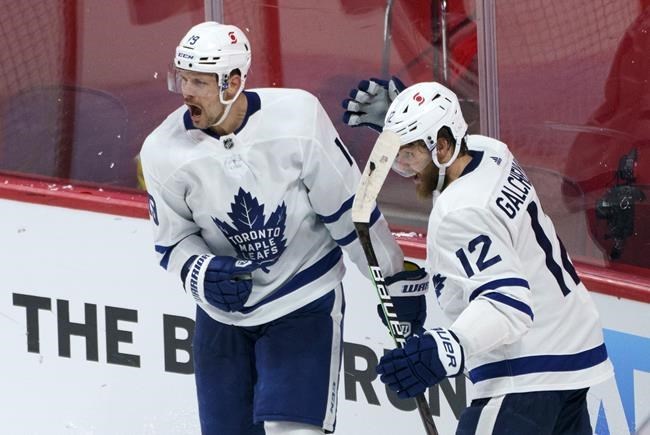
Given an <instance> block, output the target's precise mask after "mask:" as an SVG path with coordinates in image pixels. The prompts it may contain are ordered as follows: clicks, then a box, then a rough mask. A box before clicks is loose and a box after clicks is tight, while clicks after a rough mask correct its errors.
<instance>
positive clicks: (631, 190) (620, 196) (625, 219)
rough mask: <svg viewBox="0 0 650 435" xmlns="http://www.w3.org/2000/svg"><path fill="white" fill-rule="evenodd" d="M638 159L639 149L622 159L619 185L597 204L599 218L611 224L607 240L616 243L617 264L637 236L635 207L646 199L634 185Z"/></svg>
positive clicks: (619, 166)
mask: <svg viewBox="0 0 650 435" xmlns="http://www.w3.org/2000/svg"><path fill="white" fill-rule="evenodd" d="M636 158H637V150H636V148H633V149H632V150H631V151H630V152H629V153H628V154H626V155H624V156H622V157H621V159H620V160H619V163H618V169H617V171H616V184H615V185H614V186H613V187H612V188H610V189H609V190H608V191H607V192H605V194H604V195H603V197H602V198H600V199H599V200H598V201H596V217H597V218H599V219H605V220H606V221H607V229H608V233H607V234H605V238H606V239H612V240H613V242H614V244H613V246H612V250H611V252H610V257H611V258H612V259H613V260H616V259H617V258H620V256H621V253H622V251H623V246H624V245H625V239H627V238H628V237H630V236H631V235H633V234H634V204H635V203H637V202H639V201H643V200H644V199H645V195H644V194H643V192H642V191H641V190H640V189H639V188H638V187H636V186H635V185H634V184H633V183H634V181H635V179H636V177H635V175H634V171H635V169H636Z"/></svg>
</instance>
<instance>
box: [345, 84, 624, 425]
mask: <svg viewBox="0 0 650 435" xmlns="http://www.w3.org/2000/svg"><path fill="white" fill-rule="evenodd" d="M368 83H369V82H368V81H363V82H361V83H360V89H359V91H358V92H355V91H353V92H352V94H351V95H353V96H354V95H363V96H364V98H363V99H362V98H357V101H356V102H355V103H356V104H353V105H350V101H351V100H346V101H344V103H343V105H344V107H345V108H346V109H347V110H348V112H346V114H345V115H344V120H345V122H347V123H348V124H350V125H356V124H359V123H358V122H356V121H355V123H351V122H349V121H350V119H352V118H353V115H354V116H357V117H359V116H361V117H364V116H366V114H367V113H370V112H371V110H369V108H368V107H367V106H369V105H372V106H373V108H372V110H373V111H374V112H373V113H375V114H376V113H378V110H379V109H378V107H379V106H380V105H381V104H380V103H381V101H388V102H390V101H392V103H390V107H389V108H388V111H387V113H386V117H385V121H384V125H383V128H384V130H389V131H392V132H394V133H396V134H397V135H398V136H399V138H400V145H401V148H400V150H399V153H398V155H397V157H396V159H395V161H394V163H393V169H395V171H396V172H398V173H399V174H400V175H402V176H405V177H412V178H413V181H414V183H415V185H416V189H417V192H418V195H419V196H421V197H424V198H431V199H432V200H433V206H432V210H431V214H430V217H429V224H428V230H427V269H428V270H429V273H430V274H431V276H432V279H433V284H434V286H435V293H436V296H437V298H438V302H439V304H440V307H441V308H442V310H443V312H444V313H445V314H446V315H447V316H448V317H449V318H450V320H451V322H452V323H451V326H450V327H449V329H445V328H434V329H431V330H428V331H426V332H425V333H424V334H421V335H419V336H417V337H413V338H411V339H410V340H408V341H407V342H406V345H405V347H404V348H403V349H395V350H392V351H391V352H389V353H388V354H386V355H385V356H384V357H383V358H382V359H381V361H380V363H379V365H378V367H377V372H378V373H379V374H380V375H381V380H382V382H384V383H386V384H387V385H388V386H389V387H390V388H391V389H393V390H394V391H396V392H397V393H398V395H399V396H400V397H413V396H416V395H417V394H420V393H422V392H423V391H424V390H425V389H426V388H427V387H430V386H432V385H435V384H437V383H438V382H440V381H441V380H443V379H444V378H446V377H452V376H458V375H460V374H462V373H463V372H464V371H466V372H467V375H468V377H469V379H470V380H471V381H472V382H473V384H474V391H475V399H474V400H473V401H472V402H471V405H470V406H469V407H468V408H467V409H465V411H464V412H463V413H462V415H461V416H460V421H459V425H458V430H457V432H456V433H457V434H505V433H512V434H515V433H516V434H541V433H544V434H592V433H593V432H592V429H591V425H590V419H589V415H588V412H587V402H586V395H587V391H588V389H589V387H590V386H592V385H594V384H596V383H599V382H602V381H604V380H606V379H608V378H609V377H611V376H612V366H611V363H610V361H609V359H608V356H607V350H606V349H605V344H604V342H603V334H602V329H601V326H600V323H599V316H598V312H597V311H596V308H595V306H594V303H593V302H592V300H591V298H590V296H589V293H588V291H587V289H586V288H585V287H584V285H583V284H582V283H581V282H580V279H579V277H578V275H577V274H576V271H575V269H574V267H573V264H572V262H571V260H570V258H569V255H568V254H567V252H566V250H565V249H564V246H563V245H562V243H561V241H560V240H559V238H558V236H557V234H556V232H555V229H554V226H553V223H552V222H551V220H550V219H549V217H548V216H547V215H546V214H544V211H543V209H542V205H541V204H540V201H539V198H538V196H537V194H536V192H535V188H534V187H533V185H532V184H531V182H530V180H529V178H528V177H527V176H526V173H525V171H524V169H523V168H522V166H521V165H520V164H519V163H518V162H517V160H516V159H515V158H514V156H513V155H512V153H511V152H510V151H509V150H508V147H507V146H506V145H505V144H504V143H502V142H500V141H498V140H495V139H492V138H489V137H485V136H480V135H468V134H467V123H466V122H465V120H464V118H463V114H462V113H461V109H460V105H459V103H458V99H457V97H456V95H455V94H454V93H453V92H452V91H451V90H449V89H447V88H446V87H444V86H442V85H440V84H439V83H435V82H430V83H419V84H416V85H414V86H411V87H409V88H406V89H405V90H403V91H402V92H400V93H399V95H397V94H395V95H393V96H392V97H391V99H390V101H389V100H388V99H387V98H384V97H382V98H383V99H382V100H381V101H380V99H379V98H377V99H375V100H373V96H372V95H370V94H368V89H369V87H368ZM380 84H381V83H380ZM376 87H377V86H375V88H376ZM384 93H385V91H384ZM377 95H379V93H377ZM393 98H394V99H393ZM387 105H388V104H387V103H386V106H387ZM360 108H361V109H362V110H361V111H359V110H357V109H360ZM350 110H356V111H357V113H352V112H350ZM380 111H381V110H379V112H380ZM375 118H376V116H375ZM368 119H369V118H368ZM364 122H372V120H370V121H364Z"/></svg>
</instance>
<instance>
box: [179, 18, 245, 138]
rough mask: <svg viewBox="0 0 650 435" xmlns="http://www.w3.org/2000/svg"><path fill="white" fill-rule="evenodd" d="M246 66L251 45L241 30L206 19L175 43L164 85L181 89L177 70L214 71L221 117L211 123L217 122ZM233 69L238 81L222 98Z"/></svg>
mask: <svg viewBox="0 0 650 435" xmlns="http://www.w3.org/2000/svg"><path fill="white" fill-rule="evenodd" d="M250 66H251V46H250V43H249V42H248V38H247V37H246V35H245V34H244V32H242V31H241V30H240V29H239V28H238V27H236V26H232V25H228V24H220V23H217V22H215V21H206V22H204V23H201V24H197V25H196V26H194V27H192V28H191V29H190V30H189V32H187V34H186V35H185V36H184V37H183V39H181V42H180V43H179V44H178V47H176V55H175V56H174V64H173V66H172V70H171V71H170V72H169V74H168V75H167V87H168V88H169V90H170V91H172V92H177V93H183V87H182V77H181V75H180V74H179V70H189V71H194V72H199V73H208V74H215V75H216V78H217V86H218V89H217V91H218V94H219V100H220V101H221V103H222V104H223V105H224V106H225V110H224V111H223V113H222V115H221V117H220V118H219V119H218V120H217V122H216V123H215V124H214V125H219V124H221V123H222V122H223V121H224V120H225V119H226V117H227V116H228V113H230V109H231V108H232V103H233V102H234V101H235V100H236V99H237V97H238V96H239V95H240V94H241V93H242V91H243V90H244V84H245V82H246V77H247V76H248V70H249V68H250ZM235 69H238V70H239V72H240V76H241V82H240V85H239V88H238V89H237V91H236V92H235V94H234V95H233V96H232V98H230V99H229V100H226V97H225V90H226V89H227V88H228V78H229V77H230V73H231V72H232V71H233V70H235ZM208 92H209V90H208Z"/></svg>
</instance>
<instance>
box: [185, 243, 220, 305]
mask: <svg viewBox="0 0 650 435" xmlns="http://www.w3.org/2000/svg"><path fill="white" fill-rule="evenodd" d="M213 258H214V255H210V254H203V255H199V256H198V257H196V259H195V260H194V261H193V262H192V263H191V264H190V266H189V268H188V273H187V276H185V282H184V283H183V287H185V291H189V292H190V293H191V294H192V297H193V298H194V300H196V301H197V302H203V303H205V301H206V299H205V293H204V290H203V282H204V280H205V272H206V270H207V269H208V264H210V260H212V259H213Z"/></svg>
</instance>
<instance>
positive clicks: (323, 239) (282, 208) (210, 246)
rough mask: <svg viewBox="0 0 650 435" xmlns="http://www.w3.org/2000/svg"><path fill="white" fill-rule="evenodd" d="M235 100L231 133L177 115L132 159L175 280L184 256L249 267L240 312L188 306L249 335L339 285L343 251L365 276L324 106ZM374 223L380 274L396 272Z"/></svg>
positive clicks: (350, 177)
mask: <svg viewBox="0 0 650 435" xmlns="http://www.w3.org/2000/svg"><path fill="white" fill-rule="evenodd" d="M244 96H245V98H246V99H247V103H248V106H247V113H246V116H245V118H244V121H243V123H242V125H241V126H240V127H239V129H238V130H237V131H236V132H234V133H233V134H229V135H225V136H221V137H220V136H218V135H217V134H216V133H214V132H213V131H211V130H201V129H197V128H195V127H194V126H193V124H192V122H191V118H190V115H189V113H188V111H187V107H185V106H183V107H180V108H179V109H177V110H176V111H175V112H173V113H172V114H171V115H170V116H169V117H167V119H166V120H165V121H164V122H163V123H162V124H161V125H160V126H159V127H158V128H157V129H156V130H154V131H153V132H152V133H151V134H150V135H149V136H148V137H147V139H146V140H145V142H144V144H143V147H142V151H141V159H142V167H143V173H144V178H145V183H146V187H147V191H148V194H149V209H150V220H151V222H152V224H153V228H154V239H155V250H156V253H157V256H158V261H159V262H160V265H161V266H162V267H163V268H165V269H167V270H168V271H170V272H172V273H174V274H177V275H178V276H180V273H181V268H182V266H183V264H184V263H185V262H186V261H187V260H188V258H190V257H191V256H192V255H200V254H206V253H208V254H213V255H228V256H234V257H238V258H240V259H246V260H251V261H254V262H256V263H258V264H259V265H260V268H259V269H257V270H255V271H254V272H253V273H252V280H253V289H252V292H251V295H250V297H249V299H248V301H247V303H246V304H245V307H244V308H243V309H242V310H241V311H239V312H225V311H222V310H219V309H217V308H215V307H213V306H211V305H209V304H205V303H202V302H200V301H197V302H198V303H199V304H200V306H201V307H202V308H203V309H204V310H205V311H206V312H207V313H208V314H209V315H210V316H211V317H212V318H214V319H216V320H218V321H220V322H223V323H227V324H232V325H240V326H251V325H259V324H262V323H266V322H268V321H271V320H274V319H276V318H278V317H281V316H283V315H285V314H287V313H289V312H291V311H294V310H296V309H297V308H299V307H301V306H303V305H305V304H307V303H309V302H311V301H313V300H315V299H317V298H319V297H320V296H322V295H324V294H325V293H327V292H329V291H330V290H332V289H333V288H334V287H335V286H336V285H338V284H339V283H340V282H341V280H342V277H343V274H344V270H345V267H344V264H343V257H342V250H341V248H343V249H344V250H345V251H346V253H347V254H348V255H349V257H350V259H351V260H352V261H353V262H354V263H355V264H356V265H357V267H359V269H360V270H361V271H362V272H363V273H364V274H366V275H368V266H367V263H366V260H365V256H364V254H363V250H362V248H361V246H360V243H359V241H358V239H357V236H356V232H355V231H354V226H353V223H352V219H351V216H350V210H351V206H352V202H353V199H354V193H355V190H356V187H357V184H358V181H359V178H360V171H359V169H358V167H357V165H356V163H355V162H354V160H353V159H352V157H351V156H350V153H349V152H348V150H347V149H346V147H345V146H344V144H343V143H342V142H341V140H340V139H339V138H338V135H337V132H336V130H335V128H334V126H333V125H332V122H331V121H330V119H329V117H328V116H327V114H326V112H325V110H324V109H323V107H322V106H321V104H320V103H319V102H318V100H317V99H316V98H315V97H314V96H313V95H311V94H309V93H307V92H305V91H301V90H293V89H255V90H251V91H246V92H245V93H244ZM371 224H372V227H371V232H372V237H373V242H374V244H375V250H376V251H377V256H378V260H379V262H380V265H381V266H382V268H384V271H385V274H386V275H391V274H394V273H396V272H398V271H400V270H401V269H402V263H403V255H402V252H401V250H400V249H399V246H398V245H397V243H396V242H395V240H394V238H393V236H392V234H391V233H390V230H389V229H388V225H387V223H386V220H385V219H384V217H383V216H382V215H381V213H380V212H379V210H378V209H375V211H374V213H373V217H372V221H371Z"/></svg>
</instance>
